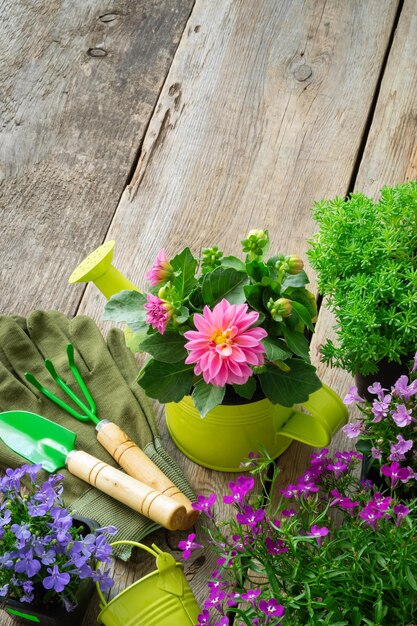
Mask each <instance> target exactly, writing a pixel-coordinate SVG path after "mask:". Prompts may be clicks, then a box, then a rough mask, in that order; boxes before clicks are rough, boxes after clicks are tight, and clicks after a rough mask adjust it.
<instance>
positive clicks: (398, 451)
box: [388, 435, 413, 461]
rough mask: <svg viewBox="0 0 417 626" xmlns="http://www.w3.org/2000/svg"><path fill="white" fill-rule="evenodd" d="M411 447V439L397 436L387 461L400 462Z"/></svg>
mask: <svg viewBox="0 0 417 626" xmlns="http://www.w3.org/2000/svg"><path fill="white" fill-rule="evenodd" d="M412 447H413V440H412V439H404V437H403V436H402V435H397V443H392V444H391V446H390V452H391V454H390V455H389V457H388V459H389V460H390V461H402V460H403V459H404V458H405V455H406V454H407V452H409V451H410V450H411V448H412Z"/></svg>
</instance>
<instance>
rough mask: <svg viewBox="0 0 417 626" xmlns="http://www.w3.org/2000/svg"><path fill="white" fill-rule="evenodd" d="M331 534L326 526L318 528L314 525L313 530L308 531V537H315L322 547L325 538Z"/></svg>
mask: <svg viewBox="0 0 417 626" xmlns="http://www.w3.org/2000/svg"><path fill="white" fill-rule="evenodd" d="M328 534H329V529H328V528H327V527H326V526H321V527H320V526H316V525H315V524H313V526H312V527H311V529H310V530H309V531H307V535H308V536H309V537H315V538H316V541H317V543H318V545H319V546H321V542H322V539H323V537H326V536H327V535H328Z"/></svg>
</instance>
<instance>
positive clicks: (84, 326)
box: [70, 315, 114, 372]
mask: <svg viewBox="0 0 417 626" xmlns="http://www.w3.org/2000/svg"><path fill="white" fill-rule="evenodd" d="M70 335H71V340H72V342H73V344H74V346H76V347H77V350H78V351H79V353H80V354H81V356H82V358H83V361H84V362H85V364H86V366H87V369H88V371H89V372H93V371H96V370H99V369H101V368H106V369H107V368H112V367H113V368H114V362H113V359H112V357H111V355H110V353H109V351H108V349H107V345H106V342H105V341H104V338H103V335H102V334H101V332H100V330H99V328H98V326H97V324H96V323H95V322H94V320H92V319H91V318H90V317H87V316H86V315H77V317H74V319H72V320H71V322H70Z"/></svg>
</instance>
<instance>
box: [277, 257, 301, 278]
mask: <svg viewBox="0 0 417 626" xmlns="http://www.w3.org/2000/svg"><path fill="white" fill-rule="evenodd" d="M275 267H276V269H277V270H278V271H279V272H283V273H284V272H285V273H287V274H292V275H295V274H299V273H300V272H301V270H302V269H303V267H304V262H303V259H302V258H301V257H299V256H298V255H297V254H291V255H289V256H282V257H280V258H279V260H278V261H277V263H276V265H275Z"/></svg>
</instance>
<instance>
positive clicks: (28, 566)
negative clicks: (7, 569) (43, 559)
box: [15, 548, 41, 578]
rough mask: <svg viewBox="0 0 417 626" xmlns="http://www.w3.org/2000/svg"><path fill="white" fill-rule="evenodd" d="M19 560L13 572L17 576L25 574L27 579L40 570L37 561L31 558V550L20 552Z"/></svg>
mask: <svg viewBox="0 0 417 626" xmlns="http://www.w3.org/2000/svg"><path fill="white" fill-rule="evenodd" d="M19 556H20V560H19V561H16V565H15V570H16V572H17V573H18V574H26V576H27V577H28V578H32V577H33V576H35V575H36V574H37V573H38V572H39V570H40V569H41V564H40V561H38V559H35V558H34V557H33V550H32V549H31V548H29V549H25V550H22V551H20V554H19Z"/></svg>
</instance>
